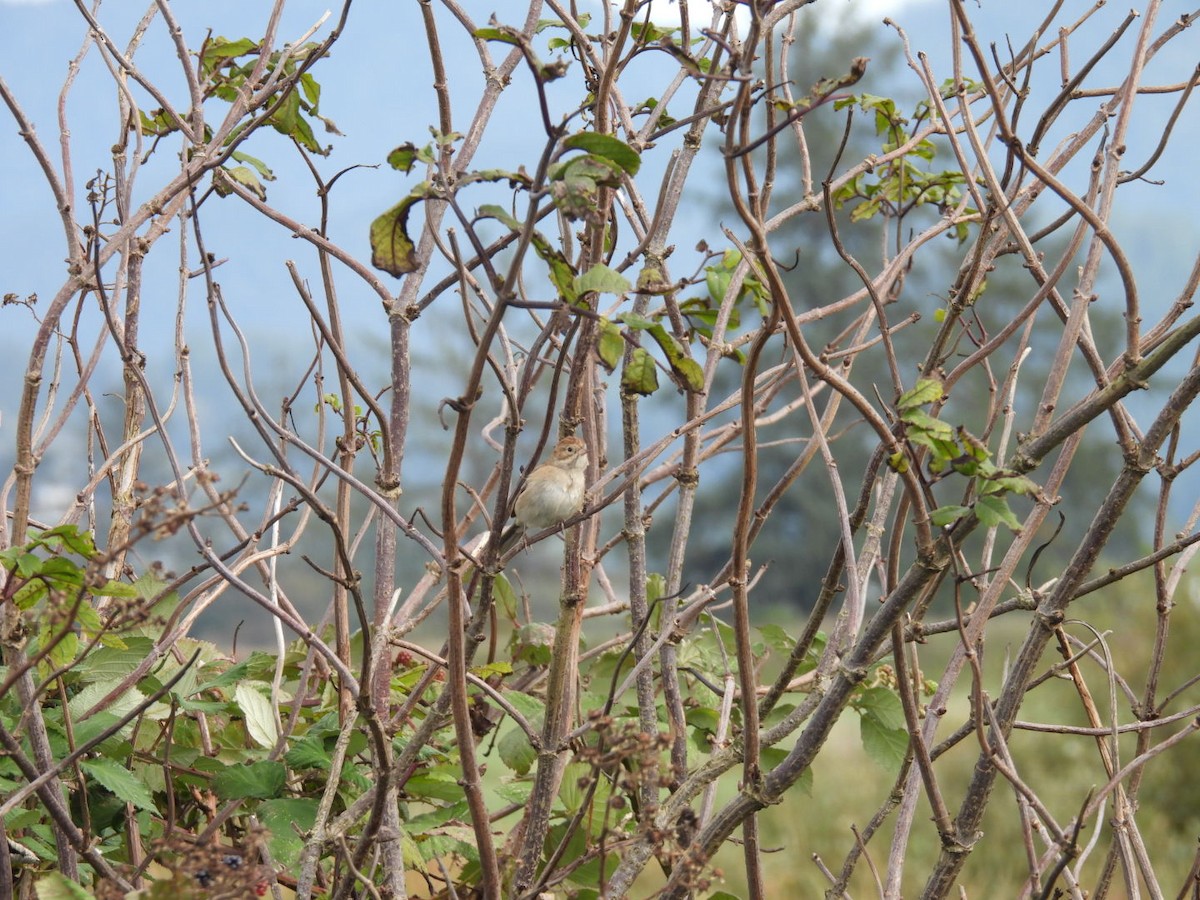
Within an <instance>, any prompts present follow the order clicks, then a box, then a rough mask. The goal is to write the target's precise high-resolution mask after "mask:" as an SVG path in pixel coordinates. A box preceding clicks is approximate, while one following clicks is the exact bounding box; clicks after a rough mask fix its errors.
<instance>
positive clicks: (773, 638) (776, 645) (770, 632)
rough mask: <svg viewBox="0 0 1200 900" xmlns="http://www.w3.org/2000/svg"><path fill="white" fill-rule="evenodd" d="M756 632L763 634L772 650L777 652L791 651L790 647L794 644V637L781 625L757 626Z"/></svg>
mask: <svg viewBox="0 0 1200 900" xmlns="http://www.w3.org/2000/svg"><path fill="white" fill-rule="evenodd" d="M758 633H759V634H761V635H762V636H763V640H765V641H766V642H767V643H768V644H770V645H771V648H772V649H773V650H776V651H778V652H779V653H791V652H792V647H794V646H795V645H796V639H795V638H794V637H792V636H791V635H790V634H788V633H787V631H785V630H784V628H783V626H781V625H774V624H770V623H768V624H766V625H759V626H758Z"/></svg>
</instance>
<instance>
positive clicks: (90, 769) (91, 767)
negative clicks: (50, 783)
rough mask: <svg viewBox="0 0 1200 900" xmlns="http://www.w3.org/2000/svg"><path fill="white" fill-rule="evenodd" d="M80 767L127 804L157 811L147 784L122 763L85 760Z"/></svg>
mask: <svg viewBox="0 0 1200 900" xmlns="http://www.w3.org/2000/svg"><path fill="white" fill-rule="evenodd" d="M79 765H80V768H82V769H83V771H84V772H86V773H87V774H88V775H89V776H90V777H92V778H94V779H95V780H96V781H98V782H99V783H100V784H102V785H104V787H105V788H107V789H108V790H110V791H112V793H113V794H114V795H115V796H116V797H118V798H119V799H120V800H122V801H124V802H125V803H132V804H133V805H134V806H136V807H137V808H138V809H144V810H146V811H147V812H156V811H157V809H158V806H157V804H155V802H154V795H153V794H151V793H150V789H149V788H148V787H146V784H145V782H143V781H142V780H141V779H140V778H138V777H137V776H136V775H134V774H133V773H132V772H130V771H129V770H128V769H126V768H125V767H124V766H123V765H121V764H120V763H118V762H116V761H114V760H111V759H85V760H83V761H82V762H81V763H80V764H79Z"/></svg>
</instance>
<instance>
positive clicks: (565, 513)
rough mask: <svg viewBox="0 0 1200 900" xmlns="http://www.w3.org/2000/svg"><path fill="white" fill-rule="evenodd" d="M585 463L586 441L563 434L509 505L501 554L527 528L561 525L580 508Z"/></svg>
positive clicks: (586, 458)
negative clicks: (509, 518) (509, 516)
mask: <svg viewBox="0 0 1200 900" xmlns="http://www.w3.org/2000/svg"><path fill="white" fill-rule="evenodd" d="M587 464H588V455H587V444H585V443H584V442H583V441H582V440H580V439H579V438H577V437H565V438H563V439H562V440H561V441H559V442H558V443H557V444H556V445H555V447H554V451H553V452H552V453H551V454H550V459H548V460H547V461H546V462H544V463H542V464H541V465H540V466H538V467H537V468H536V469H534V470H533V471H532V472H530V473H529V477H528V478H526V479H525V486H524V487H522V488H521V493H520V494H518V495H517V502H516V503H515V504H513V517H514V518H515V519H516V520H517V521H516V524H514V525H510V526H508V528H506V529H505V530H504V534H503V535H502V536H501V538H500V552H501V553H504V552H506V551H507V550H508V549H509V548H510V547H512V545H513V543H514V542H515V541H516V540H517V538H518V537H520V536H521V534H523V533H524V532H525V531H526V530H527V529H530V528H552V527H553V526H555V525H561V524H562V523H563V522H565V521H566V520H567V519H569V518H571V516H573V515H576V514H577V513H578V512H579V511H580V510H581V509H583V497H584V492H585V487H586V486H585V485H584V480H583V475H584V470H585V469H587Z"/></svg>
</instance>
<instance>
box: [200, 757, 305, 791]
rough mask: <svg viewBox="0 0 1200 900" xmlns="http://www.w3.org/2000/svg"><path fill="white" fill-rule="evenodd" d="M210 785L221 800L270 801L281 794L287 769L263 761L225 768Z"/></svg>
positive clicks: (272, 762) (277, 764)
mask: <svg viewBox="0 0 1200 900" xmlns="http://www.w3.org/2000/svg"><path fill="white" fill-rule="evenodd" d="M212 784H213V790H214V791H216V794H217V796H218V797H219V798H221V799H222V800H244V799H255V798H256V799H259V800H271V799H274V798H275V797H278V796H279V795H280V794H282V793H283V790H284V788H285V787H286V785H287V769H286V768H285V767H284V765H283V763H280V762H274V761H272V760H265V759H264V760H259V761H258V762H253V763H243V764H242V765H233V766H225V767H224V768H222V769H221V770H220V771H218V772H217V773H216V774H215V775H214V776H213V781H212Z"/></svg>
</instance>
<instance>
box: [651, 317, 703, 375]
mask: <svg viewBox="0 0 1200 900" xmlns="http://www.w3.org/2000/svg"><path fill="white" fill-rule="evenodd" d="M649 331H650V336H651V337H652V338H654V340H655V341H656V342H657V343H658V346H659V347H661V348H662V351H663V353H664V354H665V355H666V357H667V365H669V366H670V367H671V372H672V373H673V374H674V375H675V378H676V380H677V381H678V383H679V386H680V387H681V388H684V389H685V390H689V391H702V390H704V370H703V369H702V368H701V367H700V363H698V362H696V361H695V360H694V359H692V358H691V357H690V356H688V355H687V353H686V352H685V351H684V349H683V347H682V345H681V344H680V343H679V341H677V340H676V339H675V336H674V335H673V334H671V333H670V332H668V331H667V329H666V328H664V327H663V326H662V325H661V324H659V323H655V324H654V325H653V326H651V328H650V329H649Z"/></svg>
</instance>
